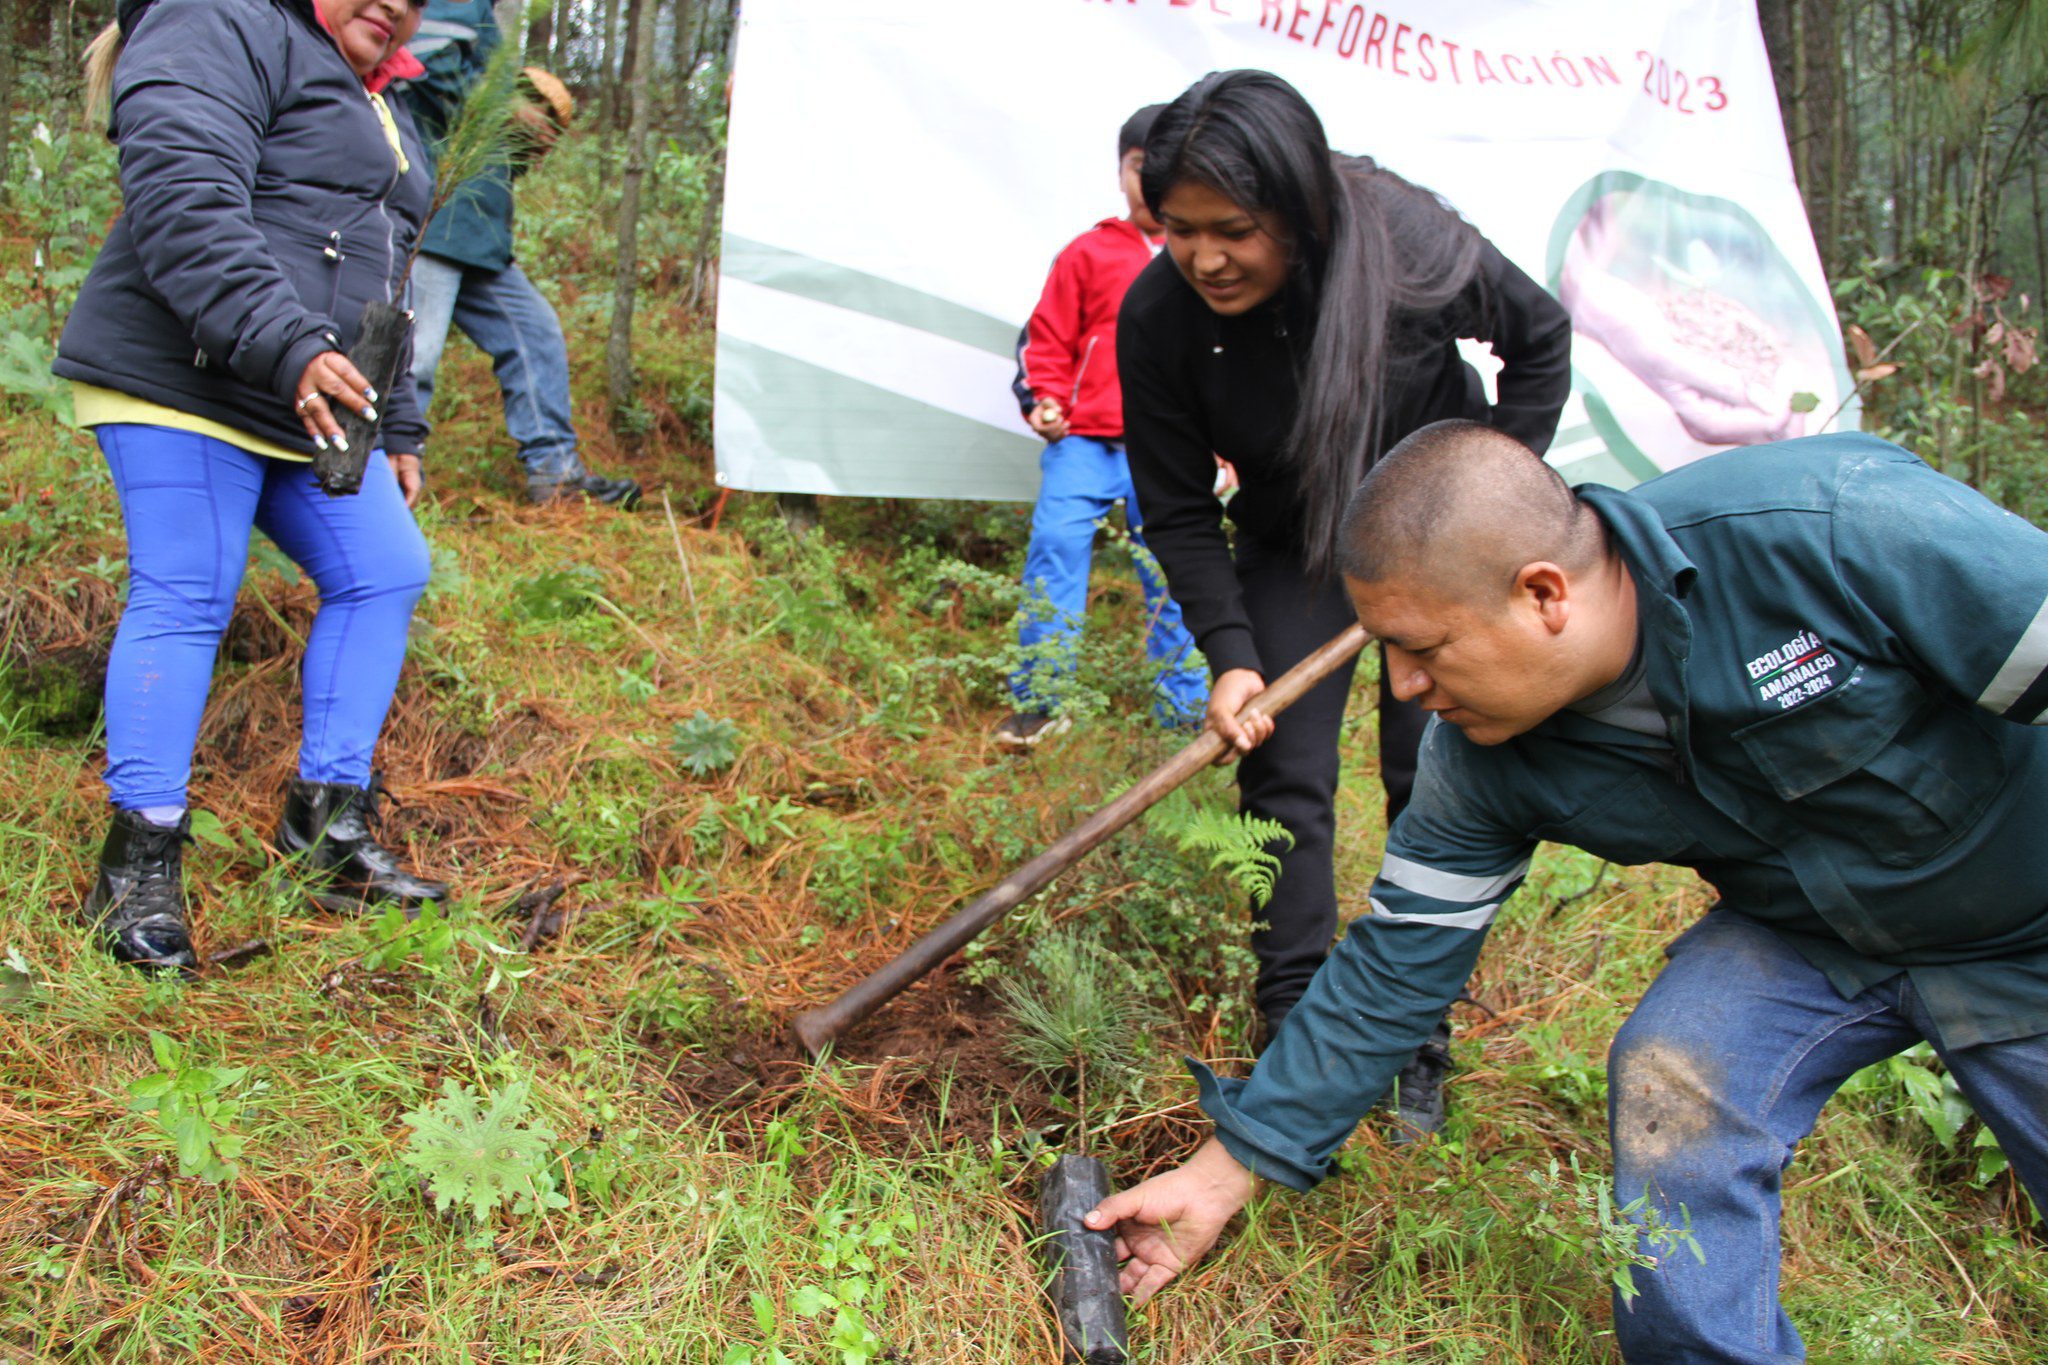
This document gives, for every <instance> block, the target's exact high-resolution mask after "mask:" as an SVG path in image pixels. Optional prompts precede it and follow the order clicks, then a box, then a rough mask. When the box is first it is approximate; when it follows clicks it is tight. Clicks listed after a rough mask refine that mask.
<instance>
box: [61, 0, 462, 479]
mask: <svg viewBox="0 0 2048 1365" xmlns="http://www.w3.org/2000/svg"><path fill="white" fill-rule="evenodd" d="M121 22H122V26H123V29H124V30H125V31H126V32H127V33H128V43H127V47H126V48H125V50H124V51H123V52H122V54H121V60H120V63H119V65H118V66H117V67H116V68H115V74H114V90H113V119H112V124H111V128H110V133H111V135H112V137H113V139H114V141H115V142H116V143H117V144H118V145H119V147H120V152H121V191H122V195H123V197H124V199H125V201H126V202H125V208H124V210H123V212H122V214H121V217H120V219H119V220H118V221H117V222H116V223H115V224H114V229H113V231H112V232H111V233H109V234H108V236H107V241H106V245H105V246H104V247H102V248H101V250H100V255H99V259H98V260H96V261H95V262H94V263H93V268H92V272H91V273H90V274H89V275H88V276H87V277H86V281H85V285H84V287H83V288H82V289H81V290H80V291H79V295H78V302H77V304H76V305H75V306H74V307H73V308H72V310H71V316H70V318H69V319H68V320H67V321H66V322H65V324H64V335H63V337H62V338H61V339H60V340H59V341H58V343H57V363H56V365H55V367H54V368H55V369H56V372H57V373H58V374H60V375H63V376H65V377H66V378H70V379H80V380H84V381H85V382H87V383H89V384H98V385H100V386H102V387H104V388H109V389H116V390H119V391H120V392H122V393H127V394H133V395H134V396H136V397H138V398H145V399H148V400H149V401H151V402H154V403H160V404H162V405H164V406H165V407H169V408H175V409H177V410H178V411H180V412H187V413H191V414H193V415H195V416H199V417H206V418H211V419H212V420H214V421H216V422H222V423H225V424H227V425H228V426H231V427H234V428H235V429H236V430H238V431H245V432H248V433H249V434H251V435H253V436H259V437H262V438H263V439H265V440H268V441H274V442H276V443H278V444H279V445H283V446H286V447H288V448H290V449H293V450H303V451H305V452H307V453H308V454H310V453H311V452H312V449H313V443H312V440H311V439H310V438H309V437H308V436H307V435H306V431H305V428H304V427H303V426H301V425H300V423H299V420H298V416H297V414H296V412H295V411H294V410H293V406H292V405H293V401H294V399H295V398H296V389H297V385H298V380H299V376H300V374H301V373H303V372H304V370H305V368H306V365H307V363H308V362H309V361H311V360H312V359H313V357H314V356H316V355H318V354H319V353H320V352H322V351H326V350H342V351H346V350H347V349H348V347H349V345H350V344H351V343H352V342H353V341H354V339H355V335H356V329H357V326H358V324H359V322H360V321H361V318H362V311H363V305H364V304H365V303H367V302H368V301H369V300H371V299H383V300H386V301H390V302H397V301H399V300H398V297H397V296H398V292H399V290H400V289H401V288H402V285H401V284H400V277H401V275H402V274H403V272H404V270H405V260H406V255H407V252H408V251H409V250H410V249H411V245H412V241H413V239H414V237H415V236H416V235H417V234H418V232H419V228H420V224H421V222H422V221H423V220H424V219H425V217H426V215H427V206H428V200H429V196H430V193H431V189H430V185H429V182H428V179H427V169H426V168H427V165H428V162H427V158H426V156H425V154H424V153H423V152H422V150H421V147H420V141H419V138H418V135H417V134H416V133H415V132H414V130H413V125H412V119H411V116H410V115H409V114H408V113H406V112H405V108H404V105H403V104H402V103H401V102H400V101H397V100H390V101H388V102H387V103H388V104H389V106H390V108H391V111H392V115H393V118H394V119H395V121H396V123H397V126H398V128H399V130H400V138H401V143H402V145H403V146H404V149H405V153H406V158H407V160H408V161H409V162H410V163H411V168H410V170H408V171H406V172H404V173H403V174H401V173H400V171H399V169H398V162H397V158H396V157H395V156H394V155H393V154H392V149H391V143H390V141H389V139H388V137H387V134H386V132H385V128H384V125H383V122H382V121H381V120H380V119H379V118H378V116H377V111H376V108H375V107H374V106H373V104H372V103H371V100H370V97H369V94H368V92H367V91H366V90H365V89H364V84H363V81H362V79H361V78H360V77H358V76H357V75H356V73H355V72H354V70H353V69H351V68H350V66H349V64H348V62H347V60H346V59H345V58H344V57H343V56H342V55H341V50H340V49H339V48H337V47H336V46H335V44H334V40H333V39H332V38H330V37H329V36H328V35H327V33H326V31H325V30H324V29H322V28H321V26H320V20H319V18H318V16H317V15H315V13H314V11H313V4H312V0H155V3H150V0H140V3H136V2H135V0H130V2H129V3H124V4H123V5H122V7H121ZM373 83H374V82H373ZM410 371H411V359H410V356H409V355H408V356H406V357H404V358H403V359H402V360H401V363H400V366H399V375H400V379H399V381H398V383H397V384H396V385H394V386H393V388H394V392H391V393H388V394H384V395H381V397H382V399H383V401H382V402H381V403H380V404H379V408H380V410H381V412H382V414H383V419H384V420H383V434H382V437H381V441H380V443H381V444H382V445H383V446H384V448H385V449H386V450H388V451H390V452H391V453H393V454H398V453H406V452H417V451H418V450H419V449H420V443H421V442H422V441H423V440H424V439H425V437H426V434H427V426H426V422H425V421H424V419H423V417H422V415H421V413H420V410H419V403H418V401H417V400H416V398H415V396H414V393H413V384H412V378H411V374H410Z"/></svg>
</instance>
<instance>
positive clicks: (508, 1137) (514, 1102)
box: [398, 1078, 569, 1222]
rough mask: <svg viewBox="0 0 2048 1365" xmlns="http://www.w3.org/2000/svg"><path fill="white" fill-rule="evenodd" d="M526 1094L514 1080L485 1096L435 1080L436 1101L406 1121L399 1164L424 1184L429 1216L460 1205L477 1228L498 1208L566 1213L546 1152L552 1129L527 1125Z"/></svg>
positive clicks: (552, 1137) (565, 1202)
mask: <svg viewBox="0 0 2048 1365" xmlns="http://www.w3.org/2000/svg"><path fill="white" fill-rule="evenodd" d="M527 1092H528V1086H527V1083H526V1082H524V1081H515V1082H513V1083H512V1084H510V1085H507V1086H506V1087H505V1088H504V1089H503V1090H500V1091H499V1092H498V1093H497V1094H496V1095H492V1096H488V1097H486V1096H485V1095H482V1094H479V1093H478V1092H477V1091H476V1090H473V1089H471V1088H470V1087H469V1086H467V1085H465V1084H463V1083H461V1082H459V1081H456V1080H454V1079H452V1078H451V1079H448V1080H444V1081H442V1082H441V1098H440V1099H438V1100H435V1101H434V1102H433V1103H432V1104H429V1105H425V1106H422V1107H421V1108H418V1109H415V1110H413V1111H412V1112H411V1113H409V1114H407V1115H406V1116H405V1121H406V1122H407V1123H408V1124H410V1125H412V1133H411V1134H410V1135H409V1136H408V1137H407V1138H406V1144H405V1149H404V1150H403V1151H401V1152H400V1153H399V1157H398V1159H399V1161H400V1162H402V1163H403V1164H404V1165H405V1166H406V1168H407V1169H409V1170H412V1171H414V1172H416V1173H417V1174H418V1175H419V1176H421V1177H422V1178H424V1179H425V1180H426V1182H427V1190H428V1192H429V1193H430V1194H432V1195H433V1197H434V1208H435V1209H436V1210H439V1211H446V1210H447V1209H449V1208H452V1207H454V1206H456V1205H461V1206H462V1207H463V1208H465V1209H467V1210H468V1212H469V1214H470V1216H471V1217H473V1218H475V1219H476V1220H477V1221H478V1222H483V1221H484V1220H486V1219H488V1218H489V1217H490V1216H491V1215H492V1214H493V1213H494V1212H496V1211H497V1210H498V1209H500V1208H505V1207H509V1208H510V1209H511V1211H512V1212H513V1213H515V1214H529V1213H536V1212H539V1211H541V1210H543V1209H560V1208H567V1207H568V1205H569V1200H568V1197H567V1196H566V1195H564V1194H562V1193H561V1191H560V1190H559V1189H557V1188H556V1183H557V1182H556V1176H555V1170H556V1167H555V1163H554V1160H553V1159H552V1157H551V1156H550V1154H549V1151H548V1146H549V1144H550V1143H552V1142H553V1141H554V1140H555V1133H554V1130H553V1129H552V1128H549V1127H548V1126H547V1125H546V1124H545V1123H540V1122H537V1121H529V1118H528V1106H527ZM487 1098H488V1102H486V1100H487Z"/></svg>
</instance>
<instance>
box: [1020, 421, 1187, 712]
mask: <svg viewBox="0 0 2048 1365" xmlns="http://www.w3.org/2000/svg"><path fill="white" fill-rule="evenodd" d="M1038 464H1039V469H1040V471H1041V479H1040V482H1039V486H1038V505H1037V506H1036V507H1034V508H1033V509H1032V512H1031V545H1030V547H1029V548H1028V549H1026V550H1025V552H1024V587H1025V590H1026V591H1027V592H1028V593H1029V594H1030V596H1029V597H1028V598H1027V600H1026V602H1025V606H1024V611H1023V618H1024V619H1023V624H1022V626H1021V627H1020V628H1019V630H1018V632H1017V637H1018V641H1019V643H1021V644H1022V645H1023V646H1024V648H1025V650H1026V651H1028V652H1027V656H1026V659H1025V663H1024V665H1023V667H1021V668H1020V669H1018V670H1017V672H1016V673H1015V675H1013V676H1012V677H1011V679H1010V690H1011V692H1013V693H1014V694H1015V695H1016V698H1017V705H1018V706H1019V707H1021V708H1023V709H1024V710H1027V711H1044V710H1047V709H1049V708H1050V707H1051V706H1052V705H1053V704H1054V703H1055V702H1056V701H1057V700H1058V694H1059V685H1058V681H1057V679H1058V675H1059V674H1061V673H1064V672H1066V671H1068V670H1070V669H1071V668H1072V667H1073V646H1074V644H1075V643H1076V642H1077V641H1078V639H1079V637H1080V634H1081V622H1082V619H1083V618H1084V617H1085V616H1086V615H1087V611H1088V567H1089V561H1090V559H1091V558H1092V556H1093V553H1094V545H1095V523H1096V522H1098V521H1100V520H1101V519H1102V518H1104V517H1106V516H1108V515H1109V512H1110V509H1111V508H1112V507H1114V506H1115V505H1116V503H1117V502H1118V501H1119V500H1121V501H1122V503H1123V505H1124V520H1125V522H1126V524H1127V525H1128V526H1129V527H1130V532H1131V542H1132V543H1133V544H1134V545H1143V544H1144V543H1145V538H1144V535H1143V534H1142V531H1143V526H1144V519H1143V518H1142V517H1141V516H1140V515H1139V512H1138V495H1137V492H1136V490H1134V489H1133V488H1132V487H1131V467H1130V464H1129V463H1128V462H1127V461H1126V460H1125V459H1124V450H1123V447H1122V446H1121V445H1116V444H1112V443H1109V442H1105V441H1098V440H1094V439H1092V438H1090V437H1087V436H1069V437H1067V438H1066V439H1065V440H1062V441H1054V442H1053V443H1052V444H1051V445H1048V446H1047V447H1046V448H1045V453H1044V454H1043V455H1041V456H1040V457H1039V462H1038ZM1138 581H1139V582H1140V583H1142V584H1143V585H1144V588H1145V609H1146V611H1147V612H1148V613H1149V614H1150V616H1151V622H1152V624H1151V628H1150V629H1149V630H1148V631H1147V632H1146V635H1145V652H1146V653H1147V654H1148V655H1149V656H1151V657H1152V658H1153V659H1156V660H1158V661H1159V665H1160V670H1159V692H1160V697H1159V704H1158V706H1157V707H1156V708H1155V709H1156V710H1157V711H1158V713H1159V716H1160V719H1161V720H1162V721H1163V722H1166V723H1169V724H1173V723H1178V722H1180V721H1183V720H1192V719H1196V718H1198V717H1200V716H1201V714H1202V708H1203V707H1204V706H1205V705H1206V704H1207V703H1208V700H1209V678H1208V672H1207V668H1206V665H1204V663H1203V661H1202V656H1201V655H1200V654H1199V653H1197V652H1196V650H1195V642H1194V641H1193V640H1192V639H1190V638H1189V637H1188V632H1187V627H1185V626H1183V625H1182V624H1181V621H1180V608H1179V607H1178V606H1176V605H1174V601H1173V599H1172V598H1171V597H1169V596H1167V594H1166V583H1165V581H1164V580H1163V579H1161V578H1160V576H1159V574H1158V572H1157V569H1156V566H1154V565H1152V564H1151V563H1149V562H1148V560H1147V557H1145V556H1140V557H1139V558H1138ZM1062 646H1064V648H1062Z"/></svg>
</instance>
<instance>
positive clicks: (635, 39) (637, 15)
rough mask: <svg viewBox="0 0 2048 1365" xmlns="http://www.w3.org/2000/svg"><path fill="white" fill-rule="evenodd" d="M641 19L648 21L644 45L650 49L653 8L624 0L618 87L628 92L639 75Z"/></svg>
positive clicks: (637, 1) (652, 36)
mask: <svg viewBox="0 0 2048 1365" xmlns="http://www.w3.org/2000/svg"><path fill="white" fill-rule="evenodd" d="M642 11H646V13H644V14H643V13H642ZM643 18H644V19H646V20H648V21H649V22H648V23H647V24H646V25H645V26H644V27H645V29H646V32H645V35H644V36H645V38H646V40H647V41H646V43H645V44H644V45H645V46H646V47H648V48H652V47H653V46H654V24H653V22H652V21H653V18H654V15H653V6H651V5H648V4H646V3H645V0H626V55H625V57H624V59H623V60H622V61H621V62H620V63H619V87H620V88H621V89H626V90H630V89H633V88H636V78H637V77H638V76H639V74H640V51H641V48H642V46H643V44H642V43H641V41H640V40H641V38H642V36H643V34H642V32H641V30H642V27H643V25H642V24H641V20H642V19H643ZM630 117H631V115H630V114H629V115H628V118H630Z"/></svg>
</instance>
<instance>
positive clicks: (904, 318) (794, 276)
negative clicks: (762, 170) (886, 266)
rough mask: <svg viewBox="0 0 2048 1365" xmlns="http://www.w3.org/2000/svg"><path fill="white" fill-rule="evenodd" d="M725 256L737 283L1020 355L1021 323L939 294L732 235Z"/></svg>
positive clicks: (723, 267)
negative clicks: (778, 290) (1018, 335)
mask: <svg viewBox="0 0 2048 1365" xmlns="http://www.w3.org/2000/svg"><path fill="white" fill-rule="evenodd" d="M721 252H722V254H721V256H720V257H719V269H720V271H722V272H723V273H725V274H727V275H730V276H732V277H733V278H734V279H736V280H745V281H747V282H748V283H749V284H759V285H766V286H767V287H768V288H770V289H780V290H782V291H783V292H784V293H786V294H795V295H798V296H799V297H801V298H806V299H815V300H816V301H817V302H819V303H830V304H834V305H836V306H838V307H840V308H846V309H851V310H852V311H853V312H856V313H865V314H867V315H868V316H869V317H876V318H881V319H883V320H884V321H887V322H900V323H902V324H903V325H904V326H905V327H914V328H916V329H917V330H918V331H920V332H931V333H934V334H935V335H938V336H942V337H945V338H946V339H947V340H949V341H957V342H959V343H960V344H961V345H963V346H972V347H974V348H975V349H976V350H978V351H987V352H988V353H989V354H991V355H999V356H1001V357H1003V359H1005V360H1014V359H1015V358H1016V356H1017V329H1018V326H1019V324H1017V323H1014V322H1004V321H1003V320H1002V319H1001V318H997V317H990V316H989V315H988V314H987V313H981V312H977V311H975V310H974V309H972V308H969V307H967V306H965V305H964V304H958V303H954V302H952V301H951V300H950V299H942V298H940V297H939V296H938V295H936V294H927V293H925V292H923V291H922V290H918V289H912V288H911V287H910V286H908V285H903V284H896V283H894V282H893V281H890V280H885V279H882V278H881V277H880V276H877V275H869V274H866V273H865V272H863V271H859V270H855V269H853V268H851V267H850V266H843V265H834V264H833V263H832V262H830V261H821V260H819V259H818V258H817V257H815V256H806V255H803V254H802V253H801V252H796V251H788V250H785V249H783V248H782V247H779V246H769V245H768V244H767V243H766V242H757V241H754V240H753V239H751V238H748V237H739V236H735V235H734V234H732V233H730V232H728V233H726V234H725V239H724V243H723V245H722V247H721Z"/></svg>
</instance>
